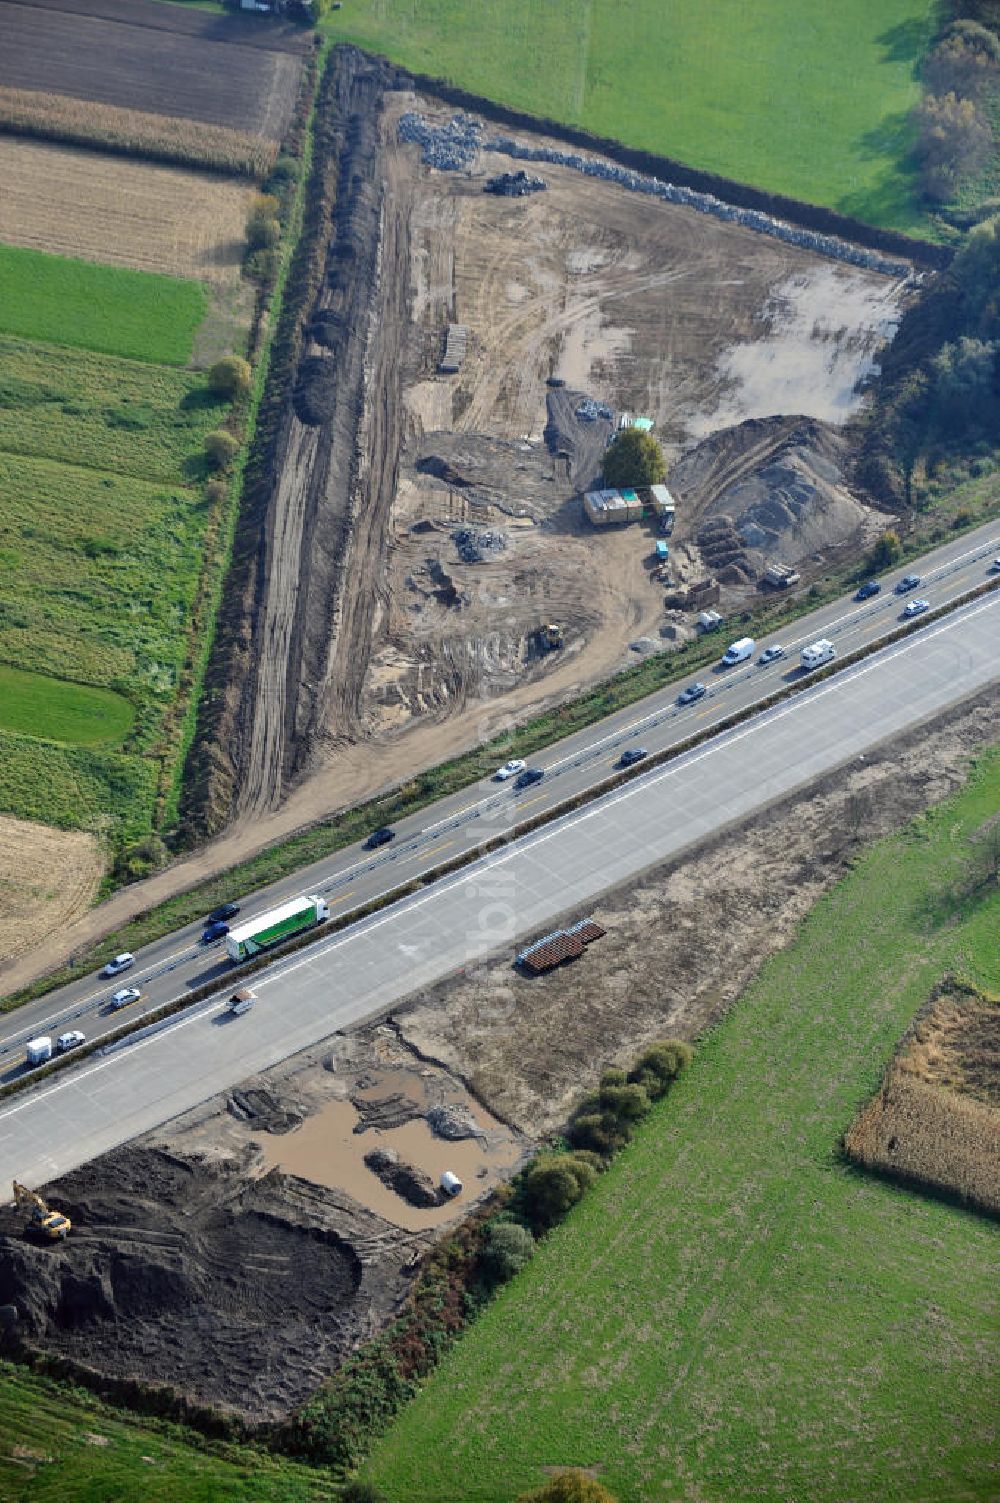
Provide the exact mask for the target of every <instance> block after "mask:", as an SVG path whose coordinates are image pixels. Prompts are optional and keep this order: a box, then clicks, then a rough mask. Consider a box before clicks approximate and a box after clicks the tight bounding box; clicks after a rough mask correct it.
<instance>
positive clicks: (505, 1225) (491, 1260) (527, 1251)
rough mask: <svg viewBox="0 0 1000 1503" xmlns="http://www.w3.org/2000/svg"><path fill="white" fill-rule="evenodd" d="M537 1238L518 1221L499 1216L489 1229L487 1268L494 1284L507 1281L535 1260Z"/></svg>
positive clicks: (484, 1261) (485, 1257)
mask: <svg viewBox="0 0 1000 1503" xmlns="http://www.w3.org/2000/svg"><path fill="white" fill-rule="evenodd" d="M534 1251H535V1239H534V1237H533V1236H532V1235H531V1233H530V1231H529V1230H528V1228H527V1227H526V1226H520V1225H519V1224H518V1222H516V1221H509V1220H506V1219H505V1220H503V1221H500V1220H497V1221H494V1222H493V1224H492V1225H491V1226H490V1227H489V1229H488V1231H487V1233H486V1245H485V1247H484V1249H483V1268H484V1271H485V1273H486V1277H487V1278H488V1279H489V1281H490V1283H492V1284H506V1283H507V1281H508V1279H512V1278H513V1277H514V1275H515V1274H516V1273H520V1271H521V1269H522V1268H524V1266H525V1265H526V1264H527V1263H529V1262H530V1261H531V1258H532V1255H533V1254H534Z"/></svg>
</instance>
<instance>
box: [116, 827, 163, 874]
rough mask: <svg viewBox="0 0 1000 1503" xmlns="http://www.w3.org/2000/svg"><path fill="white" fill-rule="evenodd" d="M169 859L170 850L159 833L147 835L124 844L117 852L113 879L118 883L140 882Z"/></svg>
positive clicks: (158, 869)
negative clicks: (130, 843)
mask: <svg viewBox="0 0 1000 1503" xmlns="http://www.w3.org/2000/svg"><path fill="white" fill-rule="evenodd" d="M169 859H170V852H169V851H168V850H167V848H166V846H165V845H164V843H163V841H162V840H161V839H160V837H159V835H148V836H147V837H146V839H145V840H140V841H137V842H136V844H135V845H130V846H126V847H125V849H124V850H123V851H122V852H121V853H120V854H119V856H118V857H117V859H116V861H115V865H114V877H115V880H116V882H119V883H121V882H140V881H142V879H143V878H144V877H149V876H151V875H152V873H153V872H158V871H160V870H161V869H162V868H163V867H164V866H166V864H167V862H168V861H169Z"/></svg>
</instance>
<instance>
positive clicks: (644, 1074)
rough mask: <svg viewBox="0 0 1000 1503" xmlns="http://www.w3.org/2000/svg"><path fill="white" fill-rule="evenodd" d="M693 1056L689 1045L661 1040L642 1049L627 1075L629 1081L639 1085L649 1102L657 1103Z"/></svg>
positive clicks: (676, 1040) (671, 1040) (673, 1040)
mask: <svg viewBox="0 0 1000 1503" xmlns="http://www.w3.org/2000/svg"><path fill="white" fill-rule="evenodd" d="M693 1056H694V1050H693V1049H692V1048H691V1045H690V1044H685V1043H683V1042H682V1041H681V1040H680V1039H663V1040H662V1041H661V1042H660V1043H658V1044H651V1045H650V1046H649V1048H648V1049H644V1050H643V1051H642V1053H641V1054H640V1055H639V1058H638V1059H637V1060H636V1062H635V1064H634V1065H633V1067H632V1069H631V1070H630V1071H629V1073H628V1078H629V1080H630V1081H635V1082H636V1084H638V1085H641V1086H642V1087H643V1088H644V1090H645V1092H646V1094H647V1096H649V1098H650V1100H651V1101H657V1100H658V1099H659V1098H660V1097H661V1096H662V1095H664V1093H665V1092H666V1090H667V1088H668V1087H669V1085H670V1082H671V1081H672V1080H675V1079H676V1078H677V1076H678V1075H679V1074H680V1073H681V1071H682V1070H686V1069H687V1067H688V1065H689V1064H690V1063H691V1060H692V1058H693Z"/></svg>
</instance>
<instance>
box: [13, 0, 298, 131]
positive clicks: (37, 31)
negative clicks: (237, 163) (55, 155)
mask: <svg viewBox="0 0 1000 1503" xmlns="http://www.w3.org/2000/svg"><path fill="white" fill-rule="evenodd" d="M85 9H86V7H85V6H83V5H80V6H79V7H78V8H73V9H70V8H67V9H65V10H63V9H56V8H54V7H49V6H46V5H34V4H32V5H25V4H18V3H15V0H4V3H3V5H2V24H3V37H4V46H3V51H2V53H0V83H2V84H6V85H7V86H8V87H11V88H17V89H35V90H39V91H42V92H51V93H56V94H70V95H72V96H73V97H75V98H77V99H95V100H99V101H101V102H103V103H105V104H115V105H123V106H125V107H126V108H129V109H137V110H144V111H146V112H149V113H156V114H162V115H178V116H189V117H190V118H192V119H194V120H205V121H208V122H210V123H212V124H217V125H229V126H232V127H233V128H234V129H236V130H246V131H250V132H252V133H254V134H255V135H259V136H264V137H266V138H267V139H269V140H272V141H280V140H281V138H282V136H283V135H284V133H285V131H286V129H287V127H288V123H289V121H290V120H291V117H292V111H293V110H294V108H295V100H296V95H297V91H298V84H299V75H300V72H301V68H302V61H301V56H300V55H296V53H294V52H290V51H282V50H279V49H280V47H281V43H280V42H276V44H275V50H273V51H269V50H266V49H265V48H263V47H260V46H259V45H258V46H254V45H248V46H245V45H242V44H241V43H240V42H239V41H234V40H232V39H233V38H234V37H238V36H239V35H240V33H241V31H242V30H243V28H241V27H240V26H239V23H238V22H237V24H236V25H235V26H233V27H232V28H231V29H230V21H229V18H228V17H221V16H211V15H199V16H197V17H195V16H193V15H192V13H191V12H185V11H183V10H181V8H180V7H173V6H168V7H161V6H156V7H154V6H152V5H149V4H140V5H138V6H129V7H127V8H125V7H121V8H120V9H119V11H118V13H117V17H116V18H114V19H112V18H111V17H109V16H107V15H102V14H100V13H97V14H85V13H83V12H84V11H85ZM95 9H97V8H95ZM99 9H101V10H103V9H104V8H103V7H100V8H99ZM175 9H176V10H179V11H180V13H181V17H182V18H183V20H181V21H177V20H175V19H174V18H173V17H172V16H171V14H170V13H171V12H172V11H173V10H175ZM161 10H162V11H165V12H166V14H165V15H160V14H159V12H160V11H161ZM150 12H152V15H153V17H154V18H155V22H156V24H153V25H149V24H146V20H147V16H148V15H149V13H150ZM137 15H138V17H139V18H140V19H138V20H137V19H136V16H137ZM254 19H256V18H254ZM192 22H193V23H194V24H191V23H192ZM258 35H259V32H258Z"/></svg>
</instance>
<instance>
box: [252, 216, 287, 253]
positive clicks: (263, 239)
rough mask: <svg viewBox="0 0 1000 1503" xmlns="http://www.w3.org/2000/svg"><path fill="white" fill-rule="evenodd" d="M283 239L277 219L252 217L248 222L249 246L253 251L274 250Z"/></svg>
mask: <svg viewBox="0 0 1000 1503" xmlns="http://www.w3.org/2000/svg"><path fill="white" fill-rule="evenodd" d="M280 239H281V225H280V224H279V223H278V221H277V219H251V220H249V221H248V222H247V247H248V248H249V249H250V250H251V251H256V250H273V249H274V247H275V246H276V245H277V244H278V241H279V240H280Z"/></svg>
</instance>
